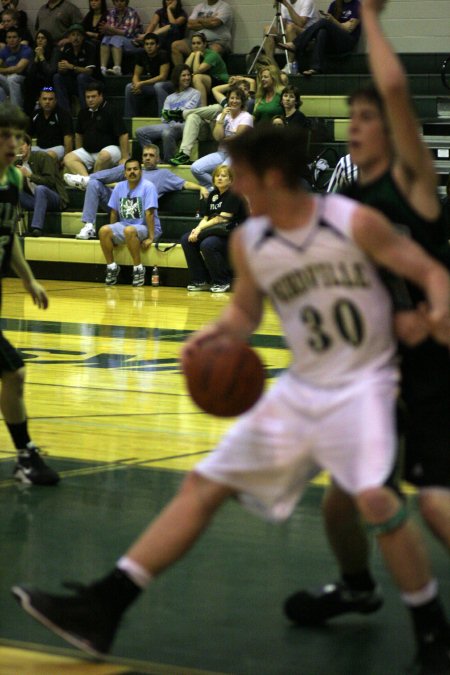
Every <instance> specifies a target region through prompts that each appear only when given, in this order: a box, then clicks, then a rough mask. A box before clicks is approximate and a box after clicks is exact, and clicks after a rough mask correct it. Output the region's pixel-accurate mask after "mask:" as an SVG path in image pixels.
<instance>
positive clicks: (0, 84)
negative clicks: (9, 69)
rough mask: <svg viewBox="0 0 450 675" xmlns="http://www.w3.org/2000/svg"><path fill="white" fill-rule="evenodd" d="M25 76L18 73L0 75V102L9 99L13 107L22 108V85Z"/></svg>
mask: <svg viewBox="0 0 450 675" xmlns="http://www.w3.org/2000/svg"><path fill="white" fill-rule="evenodd" d="M24 81H25V75H19V73H12V74H10V75H0V88H1V97H0V101H5V100H6V98H7V97H8V96H9V99H10V101H11V103H12V104H13V105H17V106H19V108H23V89H22V87H23V83H24Z"/></svg>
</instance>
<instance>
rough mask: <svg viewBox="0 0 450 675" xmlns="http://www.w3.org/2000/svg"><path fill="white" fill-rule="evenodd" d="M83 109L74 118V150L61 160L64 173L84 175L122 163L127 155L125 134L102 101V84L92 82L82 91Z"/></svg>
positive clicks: (112, 112)
mask: <svg viewBox="0 0 450 675" xmlns="http://www.w3.org/2000/svg"><path fill="white" fill-rule="evenodd" d="M85 96H86V104H87V106H88V107H87V108H83V109H82V110H81V111H80V114H79V115H78V120H77V124H76V128H75V147H76V150H73V152H69V154H68V155H66V156H65V157H64V167H65V169H66V171H67V172H68V173H77V174H81V175H82V176H87V175H88V174H89V171H91V170H94V171H101V170H102V169H109V168H111V167H112V166H116V165H117V164H119V163H120V164H124V163H125V161H126V160H127V159H128V156H129V148H128V133H127V130H126V128H125V124H124V121H123V118H122V116H121V115H119V114H117V112H116V111H115V110H114V109H113V108H112V106H111V104H110V103H108V101H105V100H104V98H103V85H102V84H101V83H100V82H94V81H92V82H91V84H89V85H88V86H87V88H86V94H85Z"/></svg>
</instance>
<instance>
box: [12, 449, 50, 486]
mask: <svg viewBox="0 0 450 675" xmlns="http://www.w3.org/2000/svg"><path fill="white" fill-rule="evenodd" d="M26 452H27V454H24V453H23V452H21V454H20V455H19V457H18V458H17V464H16V466H15V467H14V472H13V475H14V478H15V479H16V480H18V481H20V482H21V483H25V485H56V484H57V483H59V474H58V473H57V472H56V471H55V470H54V469H51V468H50V467H49V466H47V464H46V463H45V462H44V460H43V459H42V457H41V455H40V452H39V448H32V449H31V450H27V451H26Z"/></svg>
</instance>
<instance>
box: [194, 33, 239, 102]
mask: <svg viewBox="0 0 450 675" xmlns="http://www.w3.org/2000/svg"><path fill="white" fill-rule="evenodd" d="M207 45H208V43H207V40H206V37H205V35H204V33H194V35H193V36H192V39H191V46H192V52H191V53H190V54H189V56H188V57H187V59H186V61H185V63H186V65H188V66H190V67H191V69H192V72H193V75H194V76H193V78H192V86H193V87H195V89H197V90H198V91H199V92H200V95H201V105H202V106H205V105H208V94H209V92H210V91H211V88H212V87H215V86H216V85H218V84H224V83H226V82H228V77H229V76H228V71H227V67H226V65H225V61H224V60H223V59H222V57H221V56H220V54H219V53H218V52H216V51H214V50H213V49H208V46H207Z"/></svg>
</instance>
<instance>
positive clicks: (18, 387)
mask: <svg viewBox="0 0 450 675" xmlns="http://www.w3.org/2000/svg"><path fill="white" fill-rule="evenodd" d="M26 124H27V118H26V116H25V115H24V114H23V112H22V111H21V110H20V109H19V108H17V107H15V106H12V105H9V104H7V103H5V104H2V105H0V301H1V278H2V277H3V276H4V274H5V272H6V270H7V268H8V267H9V266H10V267H11V268H12V269H13V270H14V272H15V273H16V274H17V275H18V276H19V277H20V278H21V279H22V282H23V285H24V287H25V289H26V290H27V291H28V293H29V294H30V295H31V297H32V298H33V301H34V303H35V304H36V305H37V306H38V307H40V308H42V309H46V307H47V305H48V299H47V294H46V292H45V290H44V288H43V287H42V286H41V285H40V284H39V283H38V282H37V281H36V279H35V278H34V276H33V273H32V271H31V269H30V267H29V265H28V263H27V262H26V260H25V258H24V256H23V253H22V248H21V245H20V242H19V240H18V238H17V236H16V234H15V228H16V223H17V207H18V203H19V191H20V189H21V187H22V174H21V172H20V171H19V169H17V168H16V167H15V166H13V164H14V161H15V159H16V151H17V147H18V143H19V141H20V140H21V138H22V134H23V130H24V129H25V126H26ZM0 373H1V375H0V376H1V380H2V391H1V397H0V407H1V411H2V413H3V417H4V419H5V423H6V426H7V427H8V430H9V432H10V434H11V437H12V439H13V442H14V445H15V446H16V449H17V462H16V466H15V468H14V477H15V478H16V479H17V480H19V481H21V482H23V483H26V484H28V485H55V484H56V483H57V482H58V481H59V476H58V474H57V473H56V471H54V470H53V469H51V468H50V467H49V466H47V465H46V464H45V462H44V460H43V459H42V457H41V455H40V454H39V449H38V448H37V447H36V445H35V444H34V443H33V441H32V440H31V438H30V436H29V433H28V425H27V414H26V409H25V403H24V398H23V390H24V382H25V366H24V362H23V360H22V357H21V356H20V354H19V353H18V352H17V350H16V349H15V348H14V347H13V346H12V345H11V344H10V343H9V342H8V340H7V339H6V338H5V336H4V335H3V333H2V332H1V331H0Z"/></svg>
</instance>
